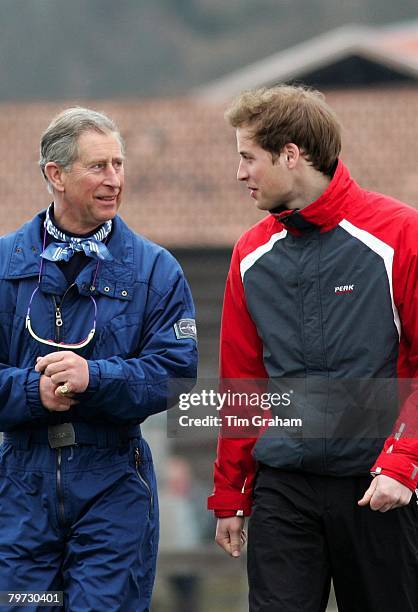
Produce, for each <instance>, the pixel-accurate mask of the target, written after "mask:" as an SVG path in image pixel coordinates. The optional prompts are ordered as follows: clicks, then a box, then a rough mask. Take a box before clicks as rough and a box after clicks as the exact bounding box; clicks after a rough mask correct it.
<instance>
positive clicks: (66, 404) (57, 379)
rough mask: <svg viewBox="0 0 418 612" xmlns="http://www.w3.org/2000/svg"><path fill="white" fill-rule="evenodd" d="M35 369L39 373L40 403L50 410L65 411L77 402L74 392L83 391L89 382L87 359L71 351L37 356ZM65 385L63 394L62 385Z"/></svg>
mask: <svg viewBox="0 0 418 612" xmlns="http://www.w3.org/2000/svg"><path fill="white" fill-rule="evenodd" d="M35 371H36V372H40V373H41V378H40V382H39V395H40V398H41V402H42V405H43V406H44V407H45V408H47V409H48V410H51V411H58V412H60V411H65V410H68V409H69V408H71V406H73V405H74V404H77V403H78V402H77V400H75V399H74V394H75V393H83V391H85V390H86V389H87V386H88V384H89V368H88V364H87V361H86V360H85V359H83V357H80V356H79V355H76V354H75V353H73V352H72V351H59V352H55V353H50V354H49V355H46V356H45V357H38V358H37V360H36V365H35ZM64 385H65V388H64V390H65V389H66V393H65V395H63V393H62V387H63V386H64Z"/></svg>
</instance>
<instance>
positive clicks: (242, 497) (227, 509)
mask: <svg viewBox="0 0 418 612" xmlns="http://www.w3.org/2000/svg"><path fill="white" fill-rule="evenodd" d="M251 507H252V495H251V492H249V493H241V492H240V493H238V492H236V491H227V492H225V493H214V494H213V495H210V496H209V497H208V510H214V511H215V515H216V516H217V517H219V518H226V517H227V516H236V515H237V511H238V510H241V511H242V516H249V515H250V514H251ZM218 512H219V513H220V514H218ZM221 514H222V516H221Z"/></svg>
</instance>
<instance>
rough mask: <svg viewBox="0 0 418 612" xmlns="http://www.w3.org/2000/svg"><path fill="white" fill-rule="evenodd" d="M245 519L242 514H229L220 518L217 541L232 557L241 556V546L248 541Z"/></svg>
mask: <svg viewBox="0 0 418 612" xmlns="http://www.w3.org/2000/svg"><path fill="white" fill-rule="evenodd" d="M244 522H245V519H244V518H243V517H242V516H229V517H228V518H220V519H218V524H217V525H216V536H215V542H216V543H217V544H219V546H220V547H221V548H223V549H224V551H225V552H227V553H228V554H229V555H231V557H239V556H240V554H241V547H242V546H244V545H245V542H246V541H247V534H246V533H245V531H244Z"/></svg>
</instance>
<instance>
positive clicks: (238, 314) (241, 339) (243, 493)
mask: <svg viewBox="0 0 418 612" xmlns="http://www.w3.org/2000/svg"><path fill="white" fill-rule="evenodd" d="M220 377H221V379H225V378H226V379H227V378H230V379H236V378H251V379H261V378H267V373H266V370H265V368H264V364H263V346H262V343H261V340H260V338H259V336H258V334H257V329H256V327H255V325H254V323H253V321H252V319H251V317H250V315H249V313H248V310H247V305H246V302H245V295H244V288H243V284H242V280H241V274H240V256H239V251H238V247H235V249H234V252H233V254H232V260H231V267H230V270H229V274H228V278H227V282H226V288H225V296H224V304H223V312H222V325H221V341H220ZM256 439H257V438H226V437H223V436H222V435H219V439H218V451H217V458H216V461H215V467H214V484H215V486H214V491H213V494H212V495H211V496H210V497H209V499H208V508H209V509H210V510H215V514H216V515H217V516H222V517H224V516H232V515H234V514H236V512H237V511H238V510H242V511H243V513H244V515H248V514H250V513H251V503H252V487H253V481H254V475H255V470H256V461H255V460H254V458H253V456H252V450H253V447H254V444H255V442H256Z"/></svg>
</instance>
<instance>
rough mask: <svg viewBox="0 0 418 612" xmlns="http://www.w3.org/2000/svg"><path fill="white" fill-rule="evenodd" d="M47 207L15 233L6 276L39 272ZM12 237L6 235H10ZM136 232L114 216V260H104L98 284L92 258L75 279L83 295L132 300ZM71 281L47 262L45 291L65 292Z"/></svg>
mask: <svg viewBox="0 0 418 612" xmlns="http://www.w3.org/2000/svg"><path fill="white" fill-rule="evenodd" d="M44 219H45V210H43V211H41V212H40V213H39V214H37V215H36V216H35V217H34V218H33V219H31V220H30V221H28V222H27V223H25V224H24V225H23V226H22V227H21V228H20V229H19V230H18V231H17V232H16V233H15V234H10V235H9V236H10V237H11V238H14V244H13V246H12V248H11V251H10V257H9V261H3V262H0V268H3V270H2V273H1V276H2V277H3V278H4V279H9V280H13V279H19V278H28V277H31V276H37V275H38V274H39V263H40V253H41V252H42V240H41V227H42V224H43V222H44ZM7 238H8V237H7V236H6V237H4V239H7ZM133 239H134V238H133V234H132V232H131V231H130V230H129V228H128V226H127V225H126V224H125V223H124V221H122V219H121V218H120V217H118V216H117V217H115V219H114V220H113V231H112V236H111V238H110V240H109V243H108V248H109V251H110V252H111V254H112V256H113V258H114V260H113V261H103V262H100V270H99V274H98V276H97V279H96V283H95V286H94V287H93V286H92V285H91V278H92V272H93V270H94V268H95V267H96V263H97V262H96V261H93V260H92V261H91V262H89V263H88V264H87V265H86V266H85V268H83V270H82V271H81V272H80V274H79V275H78V276H77V278H76V280H75V283H76V285H77V287H78V291H79V293H80V294H81V295H91V294H98V293H101V294H103V295H106V296H108V297H113V298H118V299H124V300H131V299H132V294H133V285H134V279H135V274H134V272H135V268H134V266H135V262H134V253H135V249H134V244H133ZM67 286H68V283H67V280H66V278H65V276H64V274H63V272H62V271H61V270H60V269H59V267H58V266H57V265H55V264H54V263H52V262H51V263H50V262H46V265H44V270H43V273H42V282H41V289H42V291H43V292H44V293H52V294H57V295H62V294H63V293H64V292H65V290H66V289H67Z"/></svg>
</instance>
